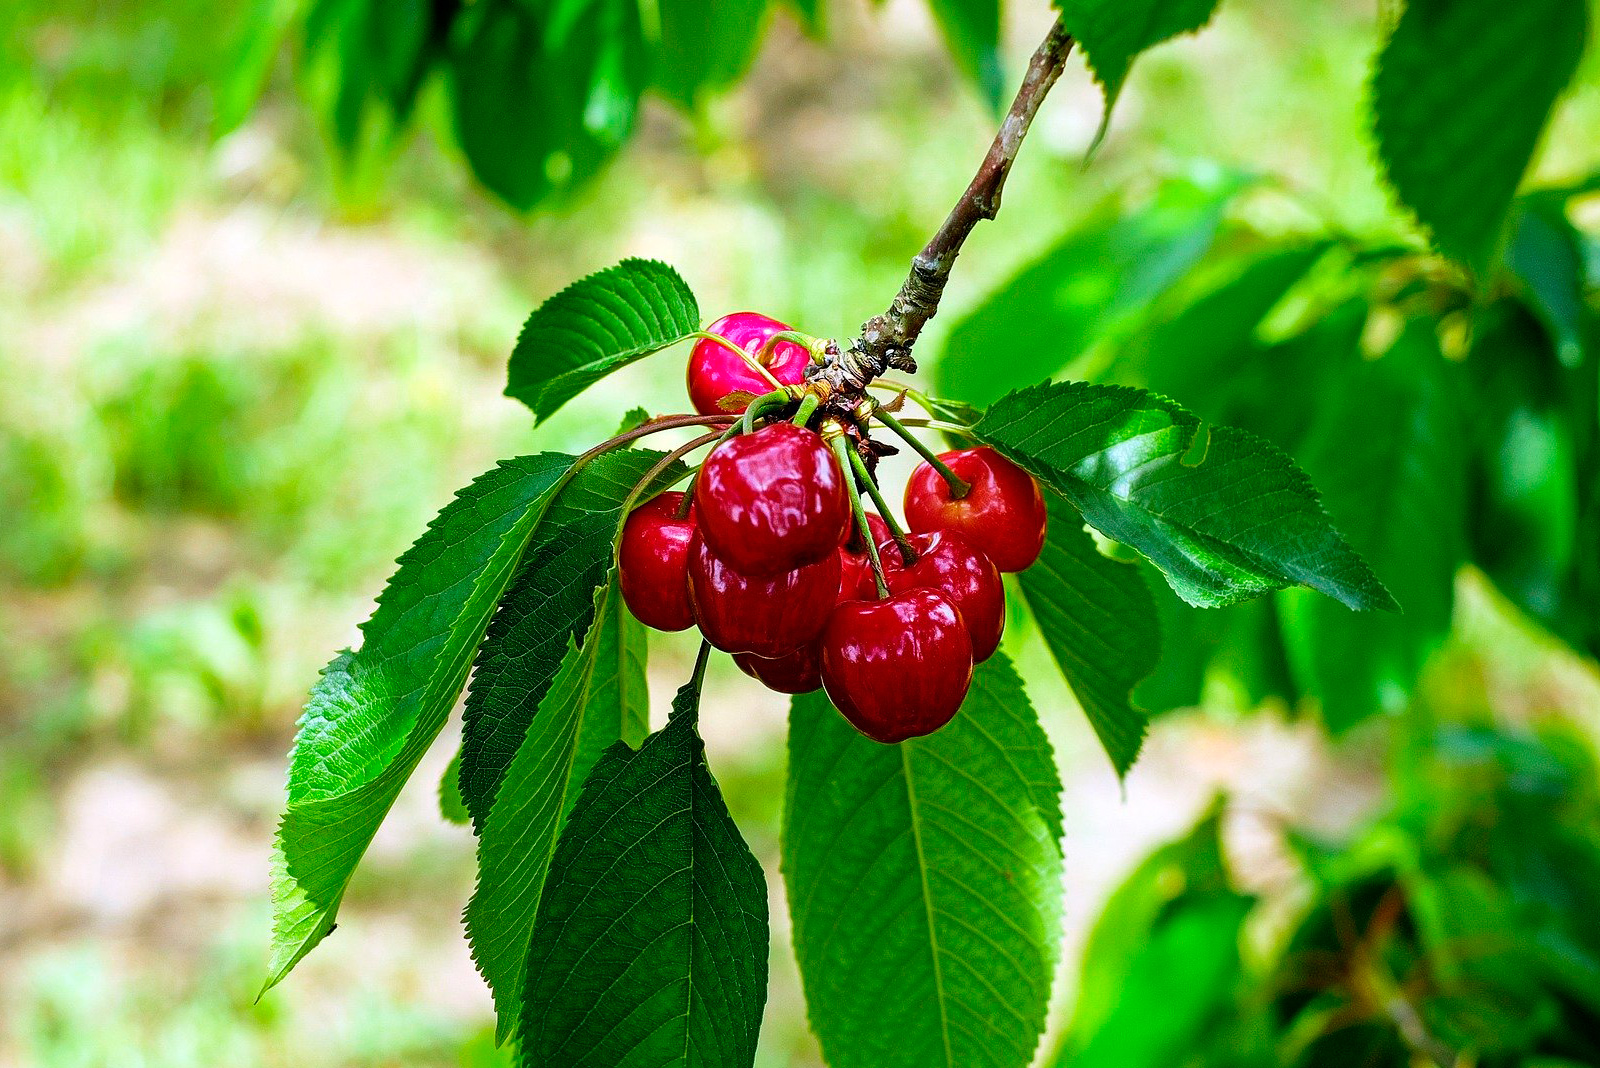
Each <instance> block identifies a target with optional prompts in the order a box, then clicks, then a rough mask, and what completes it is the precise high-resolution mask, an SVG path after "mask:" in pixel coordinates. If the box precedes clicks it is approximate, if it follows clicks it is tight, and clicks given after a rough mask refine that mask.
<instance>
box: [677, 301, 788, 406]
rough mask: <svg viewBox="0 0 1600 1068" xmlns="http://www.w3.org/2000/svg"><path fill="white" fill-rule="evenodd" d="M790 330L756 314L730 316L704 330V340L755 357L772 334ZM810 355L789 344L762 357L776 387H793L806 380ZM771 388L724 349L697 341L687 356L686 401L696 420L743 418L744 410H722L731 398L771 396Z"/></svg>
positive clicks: (774, 348) (703, 341)
mask: <svg viewBox="0 0 1600 1068" xmlns="http://www.w3.org/2000/svg"><path fill="white" fill-rule="evenodd" d="M787 329H789V327H788V326H786V325H785V324H783V323H780V322H779V321H778V320H776V319H773V318H770V317H768V316H765V315H762V314H761V313H759V312H748V311H747V312H734V313H733V314H731V315H724V316H723V317H722V318H720V319H718V320H717V321H716V322H714V323H712V324H711V325H710V327H708V328H707V329H706V333H708V334H716V335H717V336H718V337H724V338H727V339H728V340H729V341H731V342H733V344H735V345H737V346H738V347H739V348H741V349H743V350H744V351H746V352H748V353H749V354H750V355H752V356H755V355H756V354H757V353H759V352H760V351H761V349H762V346H764V345H766V343H767V339H768V338H770V337H772V335H773V334H777V333H781V332H782V331H784V330H787ZM810 360H811V355H810V353H808V352H806V350H805V349H804V348H802V347H800V346H799V345H796V344H795V343H794V342H792V341H780V342H778V343H777V344H776V345H774V346H772V350H771V351H770V352H768V353H767V357H766V364H765V367H766V369H767V372H768V373H769V374H771V375H772V377H773V378H776V379H777V380H778V382H779V384H780V385H786V386H787V385H794V384H795V383H797V382H800V381H801V380H802V379H804V377H805V372H806V366H807V365H808V364H809V362H810ZM772 388H773V387H772V383H771V382H768V381H767V380H766V379H765V378H762V377H761V376H760V375H759V374H757V373H756V372H755V371H754V370H753V369H752V368H751V367H750V365H749V364H748V363H746V362H745V361H744V360H742V359H740V358H739V354H738V353H736V352H734V351H732V350H731V349H729V348H728V347H727V346H726V345H721V344H718V343H717V342H715V341H710V340H707V339H704V338H702V339H701V340H700V341H698V342H696V343H695V346H694V348H693V349H692V350H691V351H690V352H689V400H690V401H691V402H693V404H694V410H695V411H697V412H699V413H700V414H701V415H730V414H736V413H738V412H742V411H744V410H745V408H746V407H747V404H739V405H735V406H734V407H732V408H724V407H722V400H723V398H724V397H726V396H728V394H730V393H738V392H741V391H742V392H745V393H749V394H751V395H753V396H756V397H759V396H761V394H763V393H768V392H771V390H772Z"/></svg>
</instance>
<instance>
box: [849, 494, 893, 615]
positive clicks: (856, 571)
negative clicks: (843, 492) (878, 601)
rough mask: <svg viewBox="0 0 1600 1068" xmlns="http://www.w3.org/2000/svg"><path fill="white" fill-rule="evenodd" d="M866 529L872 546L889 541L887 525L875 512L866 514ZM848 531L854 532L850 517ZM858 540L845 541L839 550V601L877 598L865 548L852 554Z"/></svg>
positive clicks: (875, 586) (870, 559)
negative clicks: (870, 534) (869, 533)
mask: <svg viewBox="0 0 1600 1068" xmlns="http://www.w3.org/2000/svg"><path fill="white" fill-rule="evenodd" d="M867 527H868V528H869V529H870V530H871V531H872V540H873V544H875V545H876V544H882V543H883V542H885V541H887V540H889V538H890V534H889V524H888V523H885V522H884V521H883V517H882V516H880V515H879V514H878V513H877V512H868V513H867ZM850 529H851V530H852V531H853V530H855V521H854V518H853V517H852V520H851V523H850ZM860 540H861V539H860V538H855V537H850V538H846V539H845V543H844V546H843V547H841V548H840V549H839V600H840V601H841V602H843V601H855V600H862V601H869V600H873V599H875V598H876V597H877V596H878V584H877V583H876V582H875V581H873V578H872V557H870V556H868V555H867V550H866V546H862V548H861V551H860V552H853V551H852V550H851V546H852V545H854V544H858V543H859V542H860Z"/></svg>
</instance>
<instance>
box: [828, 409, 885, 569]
mask: <svg viewBox="0 0 1600 1068" xmlns="http://www.w3.org/2000/svg"><path fill="white" fill-rule="evenodd" d="M828 447H829V448H831V449H832V450H833V455H834V456H835V457H836V458H837V459H838V461H839V466H840V467H842V468H844V469H845V470H846V471H850V470H854V468H855V463H851V460H850V457H851V454H852V453H854V452H855V447H854V446H852V445H851V444H850V443H849V442H848V441H846V440H845V437H844V434H843V432H840V433H837V434H833V435H830V436H828ZM855 460H856V463H860V462H861V458H860V457H859V456H857V457H856V458H855ZM844 488H845V490H846V491H847V493H848V494H849V496H850V511H851V512H853V513H854V514H855V517H856V529H857V530H859V531H861V540H862V541H864V542H866V543H867V557H868V558H869V559H870V560H871V561H872V581H873V582H875V583H877V586H878V600H880V601H881V600H883V599H885V598H886V597H888V596H889V583H888V582H887V581H886V580H885V579H884V577H883V561H882V560H880V559H879V558H878V545H877V543H876V542H875V541H873V539H872V524H871V523H868V522H867V509H866V506H865V505H863V504H862V503H861V491H860V490H859V489H857V488H856V480H855V479H853V478H850V477H849V476H848V475H847V476H846V477H845V480H844Z"/></svg>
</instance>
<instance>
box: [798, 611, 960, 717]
mask: <svg viewBox="0 0 1600 1068" xmlns="http://www.w3.org/2000/svg"><path fill="white" fill-rule="evenodd" d="M971 684H972V639H971V638H970V637H968V636H967V628H966V626H965V625H964V624H963V623H962V622H961V616H960V614H959V613H957V611H956V607H955V605H953V604H951V603H950V599H949V598H948V597H946V596H945V595H944V594H942V593H940V592H939V591H938V590H927V589H915V590H907V591H906V592H904V593H897V594H894V595H893V596H891V597H889V598H887V599H886V600H882V601H847V602H845V603H844V604H841V605H840V606H839V607H837V608H835V609H834V610H833V614H832V615H830V616H829V617H828V627H827V629H826V630H825V631H823V633H822V685H823V688H824V689H826V690H827V691H828V697H829V699H830V700H832V701H833V703H834V705H835V706H836V707H837V708H838V709H839V711H840V712H842V713H844V718H845V719H847V720H849V721H850V723H851V724H852V725H853V726H854V727H855V728H856V730H858V731H860V732H861V733H862V734H865V735H866V736H867V737H868V738H871V739H873V740H875V741H879V742H900V741H904V740H905V739H907V738H916V737H919V736H921V735H924V734H932V733H933V732H934V731H936V730H938V729H939V728H940V727H942V726H944V725H945V724H946V723H948V722H950V718H951V717H952V716H954V715H955V714H956V711H957V709H959V708H960V707H961V702H962V701H963V700H964V699H965V698H966V696H967V687H968V686H970V685H971Z"/></svg>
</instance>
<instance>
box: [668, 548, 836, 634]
mask: <svg viewBox="0 0 1600 1068" xmlns="http://www.w3.org/2000/svg"><path fill="white" fill-rule="evenodd" d="M703 533H704V532H703V531H700V532H696V534H695V537H694V538H693V539H692V540H691V541H690V543H689V597H690V600H691V602H692V603H693V605H694V614H695V619H697V620H698V621H699V623H700V633H701V634H702V635H704V637H705V639H706V641H708V642H710V643H711V644H712V645H713V646H715V647H716V648H718V649H721V650H722V651H723V652H727V653H752V654H754V655H756V656H764V657H767V658H768V659H771V658H774V657H780V656H785V655H787V654H789V653H792V652H794V651H795V650H796V649H797V648H799V647H800V646H802V645H805V644H807V643H809V642H813V641H815V640H816V639H817V636H818V635H819V634H821V633H822V628H823V627H824V626H826V625H827V622H828V613H829V611H831V610H832V609H833V606H834V604H835V603H836V602H837V601H838V599H839V554H838V553H837V552H831V553H828V554H827V555H826V556H824V557H823V558H822V559H821V560H819V561H817V562H816V563H813V564H808V565H806V566H805V567H801V568H796V569H795V570H793V571H785V572H782V573H780V574H777V575H773V576H771V577H768V578H751V577H749V576H747V575H745V574H744V573H742V572H740V571H738V570H736V569H735V568H733V567H731V566H730V565H728V564H727V563H725V562H724V561H723V560H722V559H721V558H720V557H718V556H717V555H716V553H714V552H712V550H711V547H710V546H708V545H707V544H706V543H705V538H704V537H703Z"/></svg>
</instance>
